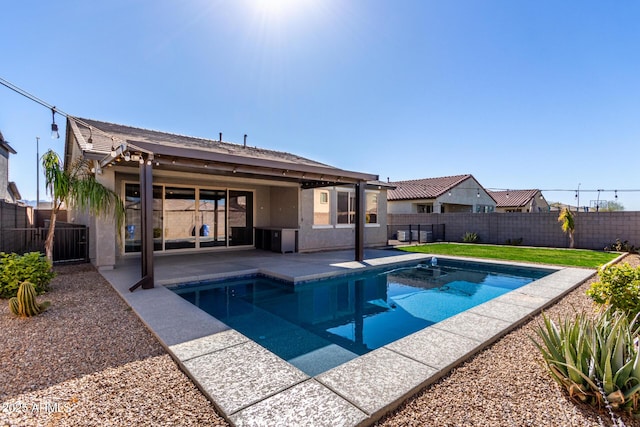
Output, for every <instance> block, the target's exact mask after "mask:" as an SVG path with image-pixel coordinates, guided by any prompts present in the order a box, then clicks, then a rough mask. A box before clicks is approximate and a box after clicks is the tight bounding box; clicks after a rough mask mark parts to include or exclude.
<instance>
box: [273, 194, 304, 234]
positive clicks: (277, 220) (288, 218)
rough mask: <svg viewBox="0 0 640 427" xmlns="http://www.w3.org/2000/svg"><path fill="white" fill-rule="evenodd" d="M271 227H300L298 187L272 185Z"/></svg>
mask: <svg viewBox="0 0 640 427" xmlns="http://www.w3.org/2000/svg"><path fill="white" fill-rule="evenodd" d="M269 195H270V198H271V221H270V224H269V225H270V226H271V227H283V228H298V197H299V189H298V187H288V188H283V187H271V188H270V191H269Z"/></svg>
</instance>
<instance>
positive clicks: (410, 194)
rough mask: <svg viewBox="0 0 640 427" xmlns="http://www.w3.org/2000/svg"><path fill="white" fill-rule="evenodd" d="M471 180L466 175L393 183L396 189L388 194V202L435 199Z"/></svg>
mask: <svg viewBox="0 0 640 427" xmlns="http://www.w3.org/2000/svg"><path fill="white" fill-rule="evenodd" d="M469 178H473V176H472V175H470V174H466V175H454V176H443V177H439V178H424V179H413V180H409V181H395V182H391V183H390V184H392V185H394V186H395V187H396V188H395V190H390V191H389V192H388V193H387V200H413V199H435V198H436V197H439V196H441V195H442V194H444V193H446V192H447V191H449V190H450V189H452V188H453V187H456V186H457V185H459V184H460V183H462V182H463V181H465V180H467V179H469Z"/></svg>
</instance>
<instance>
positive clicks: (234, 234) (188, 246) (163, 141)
mask: <svg viewBox="0 0 640 427" xmlns="http://www.w3.org/2000/svg"><path fill="white" fill-rule="evenodd" d="M77 158H84V159H87V160H89V161H91V163H92V165H93V166H92V168H93V170H94V171H95V173H96V178H97V180H98V181H99V182H101V183H102V184H103V185H105V186H106V187H108V188H110V189H112V190H114V191H115V192H116V193H117V194H119V195H120V196H121V197H122V200H123V201H124V203H125V207H126V220H125V225H124V227H123V229H121V230H117V229H116V226H115V225H114V221H113V219H111V218H108V219H104V218H94V217H88V216H87V215H86V214H82V213H80V212H73V213H70V214H69V217H70V220H71V221H72V222H79V223H83V224H86V225H88V226H89V227H90V230H91V236H90V242H91V247H90V258H91V260H92V262H93V263H94V264H95V265H96V266H98V267H99V268H103V269H108V268H113V266H114V265H115V264H116V260H117V259H119V258H123V257H128V256H132V255H140V254H141V255H142V270H143V277H147V276H149V275H152V272H153V268H152V267H153V254H154V253H155V254H169V253H185V252H186V253H189V252H202V251H225V250H233V249H245V248H255V247H258V248H265V249H272V250H277V251H280V252H287V251H296V250H297V251H300V252H304V251H320V250H329V249H347V248H353V249H354V250H355V254H354V257H355V259H356V260H362V256H363V248H364V247H376V246H384V245H386V243H387V235H386V228H387V227H386V221H387V215H386V213H387V194H386V193H387V188H389V185H388V184H386V183H382V182H380V181H378V176H377V175H372V174H368V173H361V172H353V171H347V170H343V169H339V168H336V167H333V166H328V165H326V164H322V163H319V162H316V161H314V160H310V159H306V158H303V157H300V156H297V155H295V154H291V153H285V152H280V151H274V150H268V149H264V148H258V147H251V146H249V145H247V141H246V135H245V140H244V143H243V144H234V143H230V142H225V141H223V140H222V134H220V138H219V139H218V140H208V139H202V138H195V137H190V136H184V135H175V134H171V133H166V132H160V131H155V130H147V129H140V128H135V127H130V126H125V125H119V124H114V123H107V122H102V121H97V120H90V119H81V118H75V117H68V118H67V133H66V144H65V165H69V164H71V162H73V161H74V160H75V159H77ZM117 234H120V236H121V237H122V239H121V241H122V244H119V243H118V239H117V238H116V235H117ZM274 239H275V240H274ZM150 280H151V286H152V285H153V278H152V276H151V279H150ZM145 284H146V285H147V286H145ZM145 284H143V287H149V286H148V285H149V283H145Z"/></svg>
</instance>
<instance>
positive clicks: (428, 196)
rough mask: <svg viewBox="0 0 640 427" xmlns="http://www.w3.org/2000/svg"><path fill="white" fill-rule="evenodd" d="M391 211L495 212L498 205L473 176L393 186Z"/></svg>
mask: <svg viewBox="0 0 640 427" xmlns="http://www.w3.org/2000/svg"><path fill="white" fill-rule="evenodd" d="M390 184H391V185H393V186H394V187H395V189H391V190H389V191H388V192H387V204H388V208H387V211H388V212H389V213H391V214H411V213H449V212H493V211H494V210H495V208H496V201H495V200H494V199H493V198H492V197H491V195H490V194H489V193H488V192H487V191H486V190H485V189H484V188H483V187H482V185H480V184H479V183H478V181H476V179H475V178H474V177H473V176H472V175H469V174H467V175H455V176H444V177H440V178H425V179H414V180H410V181H396V182H391V183H390Z"/></svg>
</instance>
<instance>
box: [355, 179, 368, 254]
mask: <svg viewBox="0 0 640 427" xmlns="http://www.w3.org/2000/svg"><path fill="white" fill-rule="evenodd" d="M365 185H366V182H364V181H359V182H358V183H357V184H355V187H356V245H355V247H356V253H355V257H356V261H359V262H362V261H363V260H364V222H365V214H364V212H365V209H366V207H365V194H364V188H365Z"/></svg>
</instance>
